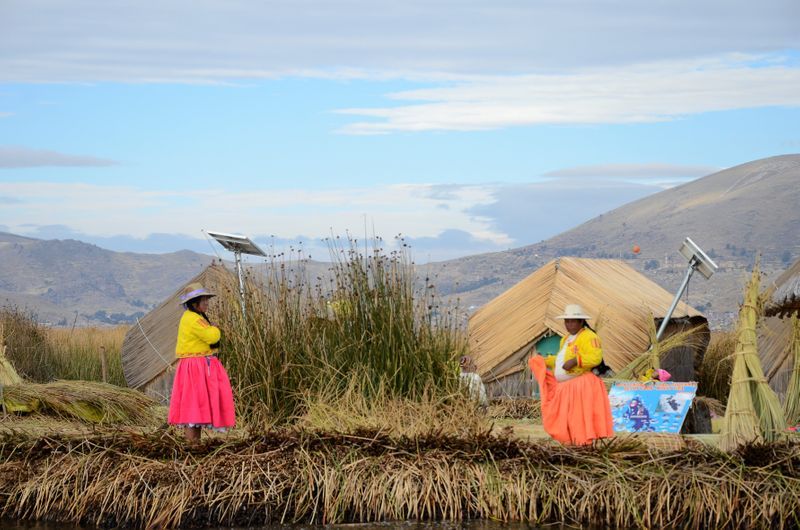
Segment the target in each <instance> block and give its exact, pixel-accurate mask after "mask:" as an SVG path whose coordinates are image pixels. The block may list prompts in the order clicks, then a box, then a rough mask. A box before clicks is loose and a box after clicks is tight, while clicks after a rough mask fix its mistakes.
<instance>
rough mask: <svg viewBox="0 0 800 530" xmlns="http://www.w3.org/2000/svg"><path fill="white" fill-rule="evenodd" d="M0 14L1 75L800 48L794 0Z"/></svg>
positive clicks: (608, 61) (358, 0) (618, 58)
mask: <svg viewBox="0 0 800 530" xmlns="http://www.w3.org/2000/svg"><path fill="white" fill-rule="evenodd" d="M88 14H91V16H88ZM3 15H4V16H3V22H2V32H0V35H1V36H0V44H2V49H3V58H2V60H1V61H0V82H3V81H5V82H65V81H66V82H85V81H115V82H221V81H222V82H225V81H229V80H235V79H254V78H265V77H271V76H278V75H309V74H313V75H323V76H324V75H363V74H364V72H372V73H373V74H374V75H378V76H380V75H386V72H417V73H418V72H447V73H466V74H483V73H493V74H500V73H509V72H536V71H543V70H550V71H552V70H553V69H573V68H584V67H586V66H588V65H620V64H630V63H636V62H642V61H652V60H661V59H682V58H688V57H699V56H711V55H717V54H722V53H729V52H751V53H753V52H755V53H763V52H765V51H770V50H785V49H797V48H800V34H799V32H797V27H796V21H797V20H798V19H799V18H800V8H799V7H798V4H797V2H796V1H794V0H765V1H762V2H757V3H756V2H752V1H750V0H729V1H726V2H719V1H712V2H695V1H691V0H675V1H670V2H641V1H636V0H624V1H604V0H574V1H569V2H563V1H557V0H545V1H538V2H518V1H514V0H497V1H494V2H491V3H487V2H470V1H467V2H451V1H444V2H428V1H426V0H407V1H404V2H397V3H394V4H393V5H392V7H391V9H385V6H383V5H382V4H381V3H375V2H374V1H371V0H339V1H331V2H303V1H286V0H283V1H281V0H272V1H268V2H260V3H254V2H249V1H246V0H227V1H225V2H219V1H215V0H198V1H196V2H185V1H184V2H162V3H148V4H147V5H146V6H145V5H143V4H142V3H141V2H137V1H135V0H123V1H118V2H113V4H110V3H108V2H107V1H104V0H75V1H73V2H69V4H68V5H67V4H64V3H63V2H60V1H58V0H42V1H37V2H29V1H27V0H7V1H6V2H4V8H3ZM373 74H370V75H373Z"/></svg>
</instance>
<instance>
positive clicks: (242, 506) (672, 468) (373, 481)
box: [0, 430, 800, 530]
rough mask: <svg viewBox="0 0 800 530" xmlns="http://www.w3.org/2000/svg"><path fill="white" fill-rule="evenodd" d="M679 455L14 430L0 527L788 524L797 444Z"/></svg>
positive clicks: (2, 442) (3, 446)
mask: <svg viewBox="0 0 800 530" xmlns="http://www.w3.org/2000/svg"><path fill="white" fill-rule="evenodd" d="M654 441H655V442H656V443H655V445H663V446H664V447H663V449H659V448H658V447H652V446H651V447H648V444H650V445H652V444H653V442H654ZM674 449H675V446H674V444H673V443H672V442H671V441H668V440H664V441H663V442H658V441H657V439H655V438H654V439H652V440H651V439H645V440H637V439H635V438H634V437H630V438H626V439H620V440H611V441H607V442H604V443H598V444H596V445H595V446H594V447H588V448H573V447H565V446H560V445H558V444H551V443H524V442H519V441H514V440H511V439H508V438H502V437H493V436H488V435H485V434H484V435H479V436H470V437H468V438H461V437H452V436H442V435H436V434H431V435H430V436H426V437H415V438H406V437H401V438H392V437H388V436H385V435H383V434H381V433H380V432H375V431H364V432H361V433H358V434H348V435H345V434H337V433H308V432H297V431H292V430H286V431H270V432H264V433H261V434H260V435H257V436H256V435H253V436H252V437H250V438H248V439H244V440H241V441H236V442H229V443H221V442H216V441H215V442H206V443H205V444H202V445H200V446H197V447H195V448H193V449H187V448H186V447H185V445H184V443H183V442H182V441H181V440H176V439H175V438H174V437H171V436H167V435H163V434H162V435H147V436H143V435H134V434H132V433H117V434H114V435H113V436H111V435H106V436H90V437H87V438H85V439H84V440H83V441H76V440H75V439H60V438H52V437H51V438H44V439H38V440H29V439H23V438H20V437H19V436H17V435H13V434H12V435H8V436H0V492H1V493H0V517H15V518H23V519H44V518H46V519H48V520H51V521H63V522H71V523H78V522H80V523H82V524H87V525H98V526H101V527H106V528H108V527H126V528H130V527H138V528H177V527H199V526H224V527H231V526H235V527H241V526H258V525H269V524H278V523H302V524H307V523H321V524H335V523H366V522H376V521H404V520H412V521H424V520H467V519H487V520H494V521H500V522H509V521H523V522H528V523H531V524H533V525H535V526H541V525H544V524H548V523H561V524H564V523H566V524H568V525H570V526H581V527H585V526H587V525H591V526H592V527H596V528H674V527H681V528H715V529H723V528H730V529H738V528H744V527H746V528H753V529H770V530H784V529H787V530H788V529H792V528H797V526H798V515H797V514H798V513H800V496H798V495H797V491H798V488H800V475H798V470H800V451H798V446H797V445H796V444H795V445H792V444H790V443H788V442H787V443H782V444H773V445H758V446H745V447H742V448H741V449H740V450H739V451H737V452H735V453H733V454H725V453H722V452H720V451H717V450H715V449H711V448H708V447H704V446H702V445H699V444H687V445H686V446H685V447H684V446H681V447H680V449H679V450H674Z"/></svg>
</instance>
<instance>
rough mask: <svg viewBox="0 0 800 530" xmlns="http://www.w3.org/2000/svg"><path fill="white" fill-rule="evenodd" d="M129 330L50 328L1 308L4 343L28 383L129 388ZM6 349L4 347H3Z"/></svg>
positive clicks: (0, 336) (31, 317)
mask: <svg viewBox="0 0 800 530" xmlns="http://www.w3.org/2000/svg"><path fill="white" fill-rule="evenodd" d="M125 331H126V328H125V327H122V326H118V327H113V328H74V329H66V328H64V329H62V328H48V327H46V326H43V325H41V324H39V323H38V322H37V321H36V318H35V316H34V315H32V314H28V313H25V312H23V311H21V310H19V309H16V308H7V307H6V308H0V342H3V343H4V344H5V345H6V346H7V348H6V356H7V357H8V360H9V361H10V362H11V364H12V365H13V366H14V368H16V370H17V372H18V373H19V375H21V376H22V377H23V378H24V379H26V380H28V381H34V382H37V383H47V382H49V381H54V380H56V379H72V380H83V381H102V380H103V376H102V374H103V361H105V365H106V370H105V371H106V382H108V383H111V384H115V385H118V386H125V378H124V376H123V374H122V361H121V358H120V349H121V348H122V340H123V338H124V337H125ZM1 346H2V345H0V347H1Z"/></svg>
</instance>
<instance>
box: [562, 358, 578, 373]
mask: <svg viewBox="0 0 800 530" xmlns="http://www.w3.org/2000/svg"><path fill="white" fill-rule="evenodd" d="M576 366H578V359H570V360H569V361H567V362H565V363H564V364H563V365H562V366H561V368H563V369H564V370H565V371H567V372H568V371H570V370H572V369H573V368H575V367H576Z"/></svg>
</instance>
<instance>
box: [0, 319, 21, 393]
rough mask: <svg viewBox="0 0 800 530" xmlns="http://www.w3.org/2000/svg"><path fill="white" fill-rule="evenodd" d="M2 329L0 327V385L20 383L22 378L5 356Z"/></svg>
mask: <svg viewBox="0 0 800 530" xmlns="http://www.w3.org/2000/svg"><path fill="white" fill-rule="evenodd" d="M2 339H3V330H2V328H0V387H3V386H7V385H18V384H20V383H22V378H21V377H20V376H19V374H18V373H17V371H16V370H15V369H14V366H12V364H11V361H9V360H8V357H6V345H5V344H3V340H2Z"/></svg>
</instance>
